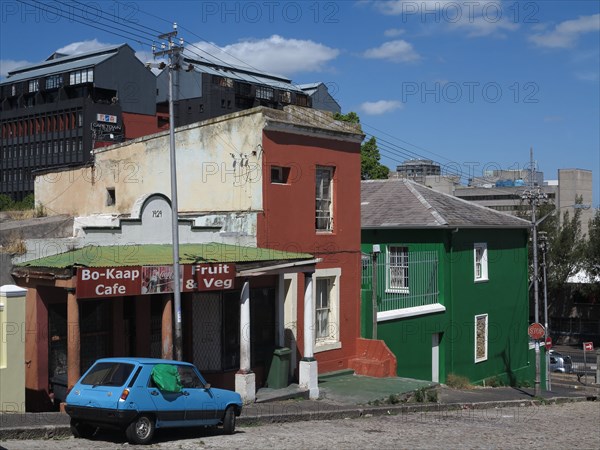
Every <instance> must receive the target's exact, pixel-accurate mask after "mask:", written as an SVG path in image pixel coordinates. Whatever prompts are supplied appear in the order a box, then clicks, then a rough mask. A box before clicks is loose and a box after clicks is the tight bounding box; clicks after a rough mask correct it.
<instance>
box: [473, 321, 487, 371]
mask: <svg viewBox="0 0 600 450" xmlns="http://www.w3.org/2000/svg"><path fill="white" fill-rule="evenodd" d="M487 355H488V315H487V314H481V315H478V316H475V362H476V363H478V362H481V361H485V360H487Z"/></svg>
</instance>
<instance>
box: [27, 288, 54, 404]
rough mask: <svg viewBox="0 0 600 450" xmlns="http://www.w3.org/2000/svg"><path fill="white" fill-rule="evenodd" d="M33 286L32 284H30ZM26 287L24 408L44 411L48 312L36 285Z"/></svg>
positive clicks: (46, 389)
mask: <svg viewBox="0 0 600 450" xmlns="http://www.w3.org/2000/svg"><path fill="white" fill-rule="evenodd" d="M34 283H35V282H34ZM34 283H32V284H31V285H28V289H27V295H26V305H25V409H26V410H27V411H28V412H38V411H48V409H49V408H51V407H52V403H51V400H50V397H49V395H48V353H49V352H48V311H47V309H46V305H45V304H44V300H43V299H42V297H41V294H40V291H39V290H38V288H37V286H35V284H34Z"/></svg>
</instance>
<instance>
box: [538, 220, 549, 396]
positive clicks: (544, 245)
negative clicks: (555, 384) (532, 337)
mask: <svg viewBox="0 0 600 450" xmlns="http://www.w3.org/2000/svg"><path fill="white" fill-rule="evenodd" d="M540 249H541V250H542V267H543V268H544V274H543V275H544V329H545V330H546V331H545V335H544V338H545V339H544V341H545V342H546V345H547V344H548V338H549V337H550V329H549V327H548V284H547V279H546V252H547V251H548V236H547V235H546V233H545V232H544V231H540ZM550 375H551V374H550V353H549V352H548V348H547V347H546V390H547V391H551V390H552V383H551V380H550Z"/></svg>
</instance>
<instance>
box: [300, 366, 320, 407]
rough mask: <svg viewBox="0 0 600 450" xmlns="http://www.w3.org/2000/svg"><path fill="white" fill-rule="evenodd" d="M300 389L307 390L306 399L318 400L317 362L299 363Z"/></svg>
mask: <svg viewBox="0 0 600 450" xmlns="http://www.w3.org/2000/svg"><path fill="white" fill-rule="evenodd" d="M299 381H300V382H299V385H300V387H301V388H304V389H308V398H310V399H311V400H317V399H318V398H319V370H318V366H317V361H300V380H299Z"/></svg>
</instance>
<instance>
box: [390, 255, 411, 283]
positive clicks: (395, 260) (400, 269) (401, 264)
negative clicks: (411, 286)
mask: <svg viewBox="0 0 600 450" xmlns="http://www.w3.org/2000/svg"><path fill="white" fill-rule="evenodd" d="M387 256H388V277H387V278H388V286H387V287H388V289H390V290H393V291H399V290H400V291H401V290H405V289H408V248H407V247H389V248H388V253H387Z"/></svg>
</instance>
